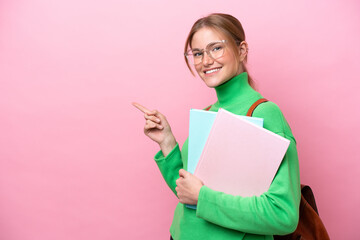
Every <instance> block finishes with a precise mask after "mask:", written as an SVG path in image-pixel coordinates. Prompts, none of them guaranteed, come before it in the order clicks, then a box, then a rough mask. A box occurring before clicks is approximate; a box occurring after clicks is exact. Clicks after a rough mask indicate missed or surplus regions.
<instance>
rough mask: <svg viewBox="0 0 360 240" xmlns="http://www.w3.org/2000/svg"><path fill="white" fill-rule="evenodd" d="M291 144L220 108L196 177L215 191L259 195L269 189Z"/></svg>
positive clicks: (244, 195) (245, 195) (197, 168)
mask: <svg viewBox="0 0 360 240" xmlns="http://www.w3.org/2000/svg"><path fill="white" fill-rule="evenodd" d="M265 121H266V120H265ZM289 144H290V141H289V140H288V139H286V138H283V137H281V136H279V135H277V134H275V133H273V132H271V131H269V130H266V129H264V128H262V127H259V126H256V125H255V124H253V123H250V122H248V121H246V120H243V119H240V118H237V117H236V115H235V114H233V113H230V112H228V111H226V110H224V109H219V112H218V114H217V116H216V118H215V121H214V124H213V126H212V129H211V131H210V134H209V137H208V139H207V142H206V144H205V147H204V149H203V151H202V154H201V156H200V159H199V163H198V165H197V167H196V169H195V172H194V174H195V176H197V177H199V178H200V179H201V180H202V181H203V182H204V183H205V185H206V186H208V187H209V188H211V189H213V190H216V191H221V192H224V193H228V194H232V195H240V196H243V197H247V196H253V195H256V196H259V195H261V194H262V193H264V192H266V191H267V190H268V189H269V187H270V184H271V182H272V180H273V178H274V176H275V174H276V172H277V169H278V168H279V166H280V163H281V161H282V159H283V157H284V155H285V153H286V150H287V148H288V147H289Z"/></svg>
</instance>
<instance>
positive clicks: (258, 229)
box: [154, 72, 301, 240]
mask: <svg viewBox="0 0 360 240" xmlns="http://www.w3.org/2000/svg"><path fill="white" fill-rule="evenodd" d="M215 90H216V94H217V97H218V101H217V102H216V103H215V104H213V105H212V107H211V108H210V111H215V112H217V111H218V110H219V108H224V109H226V110H228V111H230V112H232V113H235V114H238V115H246V113H247V111H248V109H249V108H250V106H251V105H252V104H253V103H254V102H255V101H257V100H258V99H260V98H262V96H261V95H260V94H259V93H258V92H256V91H255V90H254V89H253V88H251V86H250V85H249V84H248V75H247V73H246V72H243V73H241V74H240V75H238V76H236V77H234V78H232V79H230V80H229V81H227V82H225V83H224V84H222V85H220V86H218V87H216V88H215ZM253 116H254V117H259V118H263V119H264V128H266V129H268V130H270V131H272V132H274V133H276V134H279V135H281V136H283V137H285V138H287V139H289V140H290V146H289V148H288V150H287V152H286V154H285V156H284V159H283V160H282V162H281V165H280V167H279V169H278V171H277V173H276V175H275V177H274V179H273V182H272V184H271V186H270V188H269V190H268V191H267V192H265V193H263V194H262V195H261V196H252V197H241V196H233V195H229V194H225V193H222V192H218V191H214V190H212V189H210V188H208V187H207V186H203V187H202V188H201V190H200V194H199V200H198V204H197V209H196V210H195V209H190V208H187V207H186V206H185V205H184V204H181V203H179V204H178V205H177V207H176V209H175V214H174V219H173V222H172V225H171V228H170V233H171V235H172V237H173V238H174V240H193V239H196V240H205V239H206V240H212V239H214V240H215V239H216V240H220V239H226V240H228V239H229V240H231V239H236V240H240V239H247V240H250V239H273V235H285V234H288V233H291V232H293V231H294V230H295V229H296V227H297V223H298V219H299V203H300V196H301V194H300V177H299V175H300V174H299V162H298V155H297V150H296V141H295V139H294V136H293V134H292V132H291V129H290V127H289V125H288V123H287V121H286V120H285V118H284V116H283V114H282V113H281V111H280V109H279V107H278V106H277V105H276V104H274V103H273V102H266V103H262V104H260V105H259V106H258V107H257V108H256V109H255V111H254V113H253ZM187 155H188V139H187V140H186V141H185V143H184V144H183V147H182V151H180V148H179V145H178V144H177V145H176V146H175V147H174V149H173V150H172V151H171V152H170V153H169V154H168V155H167V156H166V157H164V156H163V154H162V152H161V151H159V152H158V153H157V154H156V155H155V157H154V159H155V161H156V163H157V165H158V167H159V169H160V172H161V174H162V175H163V177H164V179H165V181H166V183H167V184H168V186H169V187H170V189H171V190H172V191H173V192H174V193H175V195H176V191H175V187H176V183H175V181H176V180H177V179H178V178H179V174H178V173H179V169H181V168H184V169H186V168H187ZM239 157H241V156H239ZM239 174H241V173H240V172H239Z"/></svg>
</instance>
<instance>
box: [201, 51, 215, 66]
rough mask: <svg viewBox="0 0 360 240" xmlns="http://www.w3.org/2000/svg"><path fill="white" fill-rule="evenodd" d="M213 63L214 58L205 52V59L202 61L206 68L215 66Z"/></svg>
mask: <svg viewBox="0 0 360 240" xmlns="http://www.w3.org/2000/svg"><path fill="white" fill-rule="evenodd" d="M213 62H214V59H212V57H210V55H209V53H208V52H204V55H203V59H202V63H203V65H204V66H207V65H211V64H213Z"/></svg>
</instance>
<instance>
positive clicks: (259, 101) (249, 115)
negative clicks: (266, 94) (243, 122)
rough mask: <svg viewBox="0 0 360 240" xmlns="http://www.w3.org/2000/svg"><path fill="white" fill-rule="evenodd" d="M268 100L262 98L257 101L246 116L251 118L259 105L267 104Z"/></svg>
mask: <svg viewBox="0 0 360 240" xmlns="http://www.w3.org/2000/svg"><path fill="white" fill-rule="evenodd" d="M267 101H268V100H267V99H265V98H260V99H259V100H257V101H256V102H254V103H253V105H251V107H250V108H249V111H248V112H247V114H246V116H248V117H251V116H252V114H253V112H254V110H255V108H256V107H257V106H259V104H261V103H263V102H267Z"/></svg>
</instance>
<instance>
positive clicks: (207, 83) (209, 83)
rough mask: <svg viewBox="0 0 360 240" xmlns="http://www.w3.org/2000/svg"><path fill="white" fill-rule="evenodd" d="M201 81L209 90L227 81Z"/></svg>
mask: <svg viewBox="0 0 360 240" xmlns="http://www.w3.org/2000/svg"><path fill="white" fill-rule="evenodd" d="M203 81H204V83H205V84H206V86H208V87H209V88H215V87H217V86H220V85H221V84H223V83H225V82H227V81H223V80H218V79H203Z"/></svg>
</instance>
